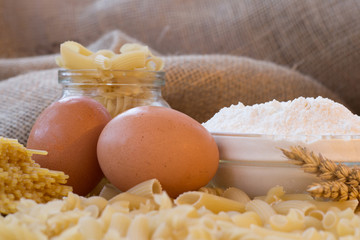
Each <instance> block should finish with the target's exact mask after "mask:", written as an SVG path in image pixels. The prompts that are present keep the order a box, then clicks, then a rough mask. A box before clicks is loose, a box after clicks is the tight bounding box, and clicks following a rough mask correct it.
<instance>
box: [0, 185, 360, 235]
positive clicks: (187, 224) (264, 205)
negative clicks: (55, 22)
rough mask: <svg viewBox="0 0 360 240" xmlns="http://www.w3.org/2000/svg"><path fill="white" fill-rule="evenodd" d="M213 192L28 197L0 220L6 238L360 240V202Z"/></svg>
mask: <svg viewBox="0 0 360 240" xmlns="http://www.w3.org/2000/svg"><path fill="white" fill-rule="evenodd" d="M209 189H210V188H209ZM210 192H211V193H207V192H204V191H197V192H187V193H184V194H183V195H180V196H179V197H178V198H176V199H174V200H173V199H171V198H169V197H168V195H167V194H166V192H164V191H162V190H161V186H160V183H159V182H158V181H157V180H156V179H152V180H149V181H146V182H143V183H142V184H139V185H137V186H135V187H134V188H132V189H131V191H130V192H123V193H116V191H114V192H113V194H109V192H107V193H106V197H107V198H108V199H106V198H103V197H101V196H93V197H90V198H84V197H80V196H78V195H76V194H73V193H71V192H70V193H69V195H68V196H67V197H65V198H63V200H53V201H50V202H48V203H45V204H37V203H36V202H34V201H32V200H27V199H22V200H21V201H20V203H19V204H18V212H16V213H14V214H9V215H7V216H5V217H1V218H0V239H4V238H6V239H54V240H59V239H105V240H112V239H269V240H270V239H359V238H360V215H358V214H357V213H355V208H356V207H357V204H358V200H348V201H344V202H320V201H315V200H314V199H313V198H311V197H309V195H306V194H286V193H285V192H284V191H283V189H282V188H281V187H275V189H270V191H269V192H268V195H267V196H263V197H259V198H256V199H253V200H251V199H250V198H246V197H244V195H243V192H242V191H241V190H239V189H235V188H232V190H231V192H232V193H231V194H228V196H235V197H233V198H232V199H228V198H225V197H224V194H221V195H220V196H219V193H220V192H222V191H219V190H218V191H216V190H215V191H210ZM225 192H226V190H225ZM225 192H224V193H225ZM113 195H114V196H113ZM237 197H239V199H240V200H241V201H238V203H234V202H237V201H236V198H237ZM239 206H240V207H239Z"/></svg>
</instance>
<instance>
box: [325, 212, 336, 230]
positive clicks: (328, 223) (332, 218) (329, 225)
mask: <svg viewBox="0 0 360 240" xmlns="http://www.w3.org/2000/svg"><path fill="white" fill-rule="evenodd" d="M338 221H339V217H338V216H337V214H336V213H335V212H334V211H328V212H327V213H325V215H324V218H323V220H322V224H323V227H324V229H325V230H332V229H334V228H335V227H336V225H337V223H338Z"/></svg>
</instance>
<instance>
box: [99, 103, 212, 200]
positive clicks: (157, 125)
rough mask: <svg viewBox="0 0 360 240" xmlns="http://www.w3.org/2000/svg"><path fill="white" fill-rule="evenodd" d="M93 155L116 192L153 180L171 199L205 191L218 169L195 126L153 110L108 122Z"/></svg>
mask: <svg viewBox="0 0 360 240" xmlns="http://www.w3.org/2000/svg"><path fill="white" fill-rule="evenodd" d="M97 155H98V160H99V163H100V167H101V169H102V171H103V173H104V174H105V176H106V177H107V179H108V180H109V181H110V182H111V183H112V184H113V185H115V186H116V187H117V188H119V189H120V190H121V191H126V190H128V189H129V188H131V187H133V186H135V185H136V184H138V183H141V182H143V181H145V180H148V179H152V178H156V179H158V180H159V181H160V183H161V185H162V187H163V189H164V190H165V191H166V192H167V193H168V194H169V195H170V196H171V197H176V196H178V195H179V194H181V193H183V192H186V191H191V190H197V189H199V188H200V187H202V186H205V185H206V184H207V183H208V182H209V181H210V180H211V179H212V177H213V176H214V175H215V173H216V171H217V168H218V163H219V151H218V148H217V145H216V143H215V140H214V139H213V137H212V136H211V134H210V133H209V132H208V131H207V130H206V129H205V128H204V127H203V126H202V125H201V124H200V123H198V122H197V121H196V120H194V119H192V118H191V117H189V116H187V115H185V114H184V113H181V112H179V111H176V110H173V109H170V108H164V107H157V106H141V107H135V108H132V109H130V110H127V111H125V112H123V113H122V114H120V115H118V116H116V117H115V118H113V119H112V120H111V121H110V122H109V123H108V124H107V125H106V126H105V128H104V129H103V131H102V133H101V135H100V137H99V140H98V144H97Z"/></svg>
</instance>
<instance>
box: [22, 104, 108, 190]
mask: <svg viewBox="0 0 360 240" xmlns="http://www.w3.org/2000/svg"><path fill="white" fill-rule="evenodd" d="M110 120H111V116H110V114H109V112H108V111H107V110H106V109H105V108H104V107H103V106H102V105H101V104H100V103H98V102H97V101H95V100H93V99H90V98H88V97H68V98H64V99H61V100H59V101H57V102H55V103H53V104H51V105H50V106H49V107H47V108H46V109H45V110H44V111H43V112H42V113H41V114H40V115H39V117H38V118H37V120H36V122H35V124H34V126H33V127H32V129H31V132H30V135H29V139H28V142H27V147H28V148H30V149H39V150H46V151H47V152H48V154H47V155H46V156H41V155H34V156H33V159H34V160H35V162H37V163H39V164H40V166H41V167H45V168H48V169H51V170H58V171H63V172H65V173H66V174H68V175H69V179H68V182H67V184H68V185H70V186H72V187H73V191H74V192H75V193H77V194H80V195H86V194H88V193H89V192H90V191H91V190H92V189H93V188H94V187H95V186H96V184H97V183H98V182H99V181H100V180H101V178H102V177H103V174H102V171H101V169H100V166H99V163H98V160H97V155H96V145H97V141H98V138H99V135H100V133H101V131H102V129H103V128H104V127H105V125H106V124H107V123H108V122H109V121H110Z"/></svg>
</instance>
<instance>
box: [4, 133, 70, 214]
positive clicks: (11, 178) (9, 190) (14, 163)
mask: <svg viewBox="0 0 360 240" xmlns="http://www.w3.org/2000/svg"><path fill="white" fill-rule="evenodd" d="M33 154H46V152H44V151H36V150H29V149H26V148H25V147H24V146H23V145H21V144H20V143H19V142H18V141H17V140H15V139H9V138H4V137H0V213H3V214H8V213H13V212H15V211H16V207H17V204H18V201H19V200H20V199H21V198H28V199H33V200H35V201H36V202H38V203H44V202H48V201H50V200H52V199H56V198H61V197H64V196H66V195H67V194H68V192H70V191H72V188H71V187H70V186H66V185H64V184H66V182H67V179H68V178H69V176H68V175H66V174H64V173H63V172H60V171H51V170H49V169H46V168H41V167H40V166H39V164H37V163H35V162H34V160H32V159H31V156H32V155H33Z"/></svg>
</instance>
